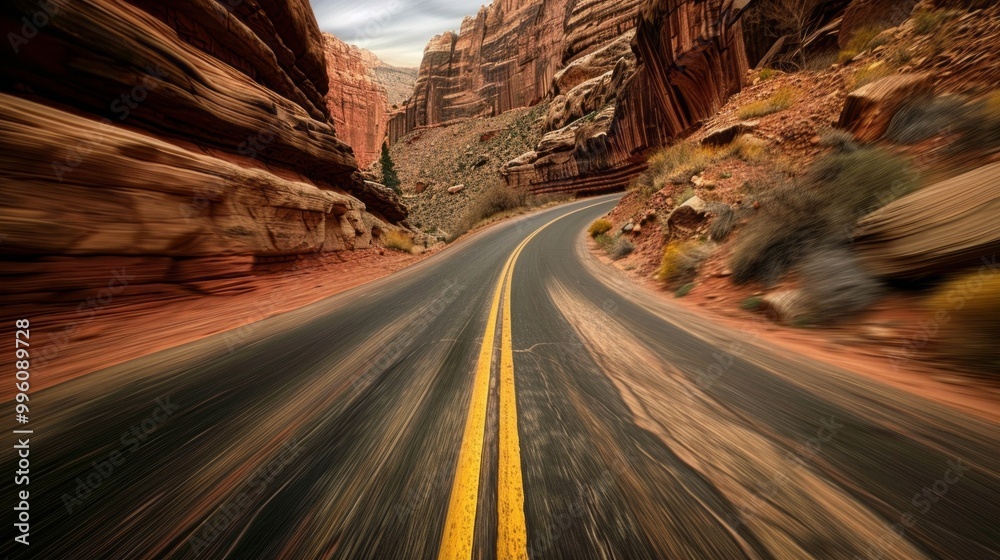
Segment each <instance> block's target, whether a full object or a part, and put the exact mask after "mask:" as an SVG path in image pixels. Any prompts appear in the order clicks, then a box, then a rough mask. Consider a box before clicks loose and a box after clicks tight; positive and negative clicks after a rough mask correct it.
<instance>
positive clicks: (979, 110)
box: [946, 91, 1000, 159]
mask: <svg viewBox="0 0 1000 560" xmlns="http://www.w3.org/2000/svg"><path fill="white" fill-rule="evenodd" d="M953 130H954V131H955V132H956V133H958V134H959V137H958V139H957V140H955V141H954V142H952V143H951V144H949V145H948V147H947V148H946V154H947V155H948V156H950V157H956V156H957V157H969V156H971V157H973V158H974V159H975V156H976V155H985V154H988V153H992V152H995V151H996V150H997V149H1000V91H998V92H994V93H993V94H992V95H990V96H988V97H987V98H986V99H982V100H979V101H976V102H975V103H972V104H970V105H969V106H968V109H967V113H966V118H965V119H963V120H962V121H960V122H959V123H958V124H956V125H955V126H954V129H953Z"/></svg>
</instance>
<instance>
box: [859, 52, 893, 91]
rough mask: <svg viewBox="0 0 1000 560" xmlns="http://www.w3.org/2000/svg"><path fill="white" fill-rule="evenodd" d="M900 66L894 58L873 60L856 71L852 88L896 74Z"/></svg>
mask: <svg viewBox="0 0 1000 560" xmlns="http://www.w3.org/2000/svg"><path fill="white" fill-rule="evenodd" d="M897 70H899V68H898V67H897V66H896V65H895V63H894V62H893V61H892V59H886V60H880V61H878V62H873V63H871V64H869V65H868V66H865V67H864V68H861V69H860V70H858V71H857V72H855V73H854V79H853V82H852V84H851V89H852V90H855V89H858V88H860V87H862V86H865V85H868V84H870V83H872V82H874V81H876V80H879V79H881V78H884V77H886V76H890V75H892V74H895V73H896V71H897Z"/></svg>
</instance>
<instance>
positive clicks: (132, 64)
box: [0, 0, 406, 295]
mask: <svg viewBox="0 0 1000 560" xmlns="http://www.w3.org/2000/svg"><path fill="white" fill-rule="evenodd" d="M22 18H26V19H22ZM25 21H28V22H32V21H34V23H30V24H25V23H24V22H25ZM0 31H2V32H3V36H4V37H8V38H10V37H14V39H13V40H12V41H13V42H12V44H11V46H10V48H8V47H5V48H4V49H3V53H4V54H3V55H2V56H3V67H4V75H3V77H2V82H0V196H2V197H3V199H4V201H5V204H4V206H3V207H2V208H0V231H2V232H3V234H4V236H5V237H4V239H3V240H2V245H0V259H4V260H5V261H7V262H5V263H4V265H3V274H4V275H5V278H4V286H5V289H7V288H8V287H9V286H12V285H14V284H13V283H11V282H8V280H12V278H13V277H10V278H6V276H9V275H14V276H16V278H17V280H18V283H19V285H24V286H33V285H41V284H35V282H42V281H44V285H45V286H46V289H47V290H49V291H51V292H57V291H60V290H69V289H76V288H79V287H81V286H85V285H86V284H87V282H86V277H87V276H88V275H92V273H90V272H87V271H88V270H110V269H109V268H108V267H109V266H112V265H111V264H109V263H111V261H113V262H114V263H115V264H114V265H113V266H125V265H129V266H133V270H136V271H140V270H141V271H142V274H143V277H142V282H145V283H152V284H156V283H177V282H181V283H196V282H198V281H199V280H201V279H204V278H206V277H213V276H218V275H237V274H242V273H247V272H249V271H250V270H251V268H252V267H253V266H254V265H255V263H258V262H260V261H261V260H270V259H274V258H282V259H287V258H294V257H295V256H297V255H303V254H307V253H315V252H320V251H337V250H343V249H352V248H360V247H366V246H368V244H369V243H370V241H371V239H372V235H373V233H374V234H378V232H379V230H381V229H384V228H387V227H392V226H391V224H392V223H396V222H399V221H401V220H405V217H406V211H405V208H404V207H403V206H402V205H401V204H400V202H399V200H398V198H396V197H395V196H394V195H393V194H392V193H390V192H387V191H383V190H380V189H377V188H374V187H372V186H370V185H365V184H364V183H363V182H362V181H360V180H358V179H357V178H356V174H355V171H356V170H357V164H356V161H355V157H354V154H353V153H352V150H351V148H350V147H349V146H348V145H347V144H345V143H344V142H343V140H342V139H341V138H338V136H337V135H336V134H335V128H334V125H333V123H332V121H331V119H330V111H329V108H328V103H327V101H328V99H329V98H328V97H327V90H328V87H329V78H328V76H327V61H326V55H325V53H324V43H323V38H322V35H321V34H320V31H319V28H318V26H317V24H316V21H315V19H314V17H313V14H312V11H311V8H310V7H309V4H308V2H307V1H306V0H245V1H242V2H222V1H219V2H217V1H215V0H185V1H183V2H175V3H162V2H150V1H146V0H136V1H132V2H129V3H125V2H119V1H117V0H94V1H92V2H77V1H75V0H47V1H46V2H43V3H41V4H40V3H39V2H37V1H35V0H11V1H8V2H5V3H3V6H2V7H0ZM220 254H226V255H231V257H227V258H226V259H220V258H219V255H220ZM12 259H16V260H17V263H16V265H17V266H16V267H15V266H13V263H12V262H10V261H11V260H12ZM150 263H152V264H150ZM8 265H10V266H8ZM146 265H149V266H146ZM0 295H2V294H0Z"/></svg>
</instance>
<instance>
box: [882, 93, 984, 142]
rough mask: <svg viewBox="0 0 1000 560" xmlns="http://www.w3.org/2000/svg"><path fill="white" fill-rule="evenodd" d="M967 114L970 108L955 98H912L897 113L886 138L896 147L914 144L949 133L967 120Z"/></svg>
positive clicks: (950, 96)
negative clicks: (895, 144) (897, 145)
mask: <svg viewBox="0 0 1000 560" xmlns="http://www.w3.org/2000/svg"><path fill="white" fill-rule="evenodd" d="M969 113H970V111H969V107H968V106H967V105H966V104H965V103H964V101H963V100H962V99H960V98H958V97H956V96H952V95H948V96H941V97H937V98H928V97H924V98H920V99H915V100H913V101H911V102H910V103H907V104H906V105H904V106H903V107H901V108H900V109H899V110H898V111H896V114H895V115H893V117H892V121H890V123H889V128H888V129H887V130H886V132H885V137H886V139H887V140H889V141H890V142H895V143H897V144H914V143H917V142H920V141H922V140H926V139H927V138H930V137H931V136H935V135H937V134H941V133H947V132H949V131H950V130H952V129H953V127H954V126H956V125H959V124H961V123H962V122H963V121H966V120H967V119H968V118H969Z"/></svg>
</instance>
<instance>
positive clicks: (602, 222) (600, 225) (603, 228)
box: [587, 218, 611, 238]
mask: <svg viewBox="0 0 1000 560" xmlns="http://www.w3.org/2000/svg"><path fill="white" fill-rule="evenodd" d="M609 231H611V221H610V220H606V219H604V218H598V219H596V220H594V223H592V224H590V228H589V229H587V233H589V234H590V236H591V237H594V238H596V237H597V236H598V235H601V234H602V233H607V232H609Z"/></svg>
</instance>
